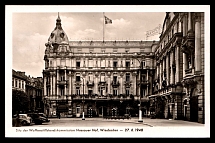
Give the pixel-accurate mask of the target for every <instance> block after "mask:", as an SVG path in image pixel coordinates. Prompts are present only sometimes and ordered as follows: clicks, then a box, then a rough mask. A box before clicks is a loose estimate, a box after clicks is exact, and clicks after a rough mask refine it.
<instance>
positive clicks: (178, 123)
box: [50, 117, 204, 127]
mask: <svg viewBox="0 0 215 143" xmlns="http://www.w3.org/2000/svg"><path fill="white" fill-rule="evenodd" d="M50 120H51V121H52V120H71V121H73V120H74V121H79V120H82V118H60V119H58V118H50ZM85 120H86V121H101V122H119V123H134V124H144V125H147V126H148V127H204V124H200V123H197V122H190V121H183V120H168V119H150V118H146V117H143V122H138V120H139V119H138V117H132V118H131V119H124V120H123V119H120V120H119V119H104V118H85Z"/></svg>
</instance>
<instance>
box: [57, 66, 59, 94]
mask: <svg viewBox="0 0 215 143" xmlns="http://www.w3.org/2000/svg"><path fill="white" fill-rule="evenodd" d="M58 81H59V70H58V69H57V83H58ZM57 95H59V85H58V84H57Z"/></svg>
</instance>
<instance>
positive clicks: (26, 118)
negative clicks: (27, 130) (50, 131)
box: [13, 114, 32, 126]
mask: <svg viewBox="0 0 215 143" xmlns="http://www.w3.org/2000/svg"><path fill="white" fill-rule="evenodd" d="M13 117H14V118H16V117H17V115H14V116H13ZM19 120H20V123H21V125H22V126H26V125H31V123H32V118H31V117H30V116H28V115H27V114H19Z"/></svg>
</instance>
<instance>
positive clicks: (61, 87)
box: [43, 16, 157, 117]
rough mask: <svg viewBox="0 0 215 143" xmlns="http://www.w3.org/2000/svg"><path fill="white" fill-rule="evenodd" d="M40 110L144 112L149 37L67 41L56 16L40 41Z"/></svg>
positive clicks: (151, 47)
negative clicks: (47, 34) (42, 65)
mask: <svg viewBox="0 0 215 143" xmlns="http://www.w3.org/2000/svg"><path fill="white" fill-rule="evenodd" d="M45 46H46V50H45V56H44V61H45V69H44V70H43V77H44V102H45V113H46V114H48V115H49V116H55V115H56V113H57V112H60V113H61V115H62V116H64V115H65V116H73V117H80V116H82V114H83V113H84V114H85V115H86V116H90V117H92V116H101V117H102V116H108V115H109V116H116V115H124V114H131V115H132V116H135V115H138V114H139V113H138V109H139V107H138V105H139V106H140V107H142V108H140V109H142V110H143V112H144V113H145V114H146V113H147V112H148V108H147V107H148V106H147V104H148V103H149V102H148V100H149V99H148V95H151V94H152V92H153V91H152V80H153V79H152V78H153V75H154V72H155V65H154V62H153V61H154V49H155V48H156V47H157V42H155V41H69V40H68V37H67V35H66V33H65V32H64V30H63V29H62V27H61V19H60V17H59V16H58V18H57V20H56V27H55V29H54V30H53V31H52V32H51V35H50V37H49V39H48V42H47V43H46V44H45Z"/></svg>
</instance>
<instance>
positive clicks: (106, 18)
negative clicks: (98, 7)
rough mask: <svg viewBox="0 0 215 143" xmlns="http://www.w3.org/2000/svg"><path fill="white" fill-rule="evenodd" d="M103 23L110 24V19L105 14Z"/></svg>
mask: <svg viewBox="0 0 215 143" xmlns="http://www.w3.org/2000/svg"><path fill="white" fill-rule="evenodd" d="M105 24H112V20H111V19H110V18H108V17H106V16H105Z"/></svg>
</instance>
